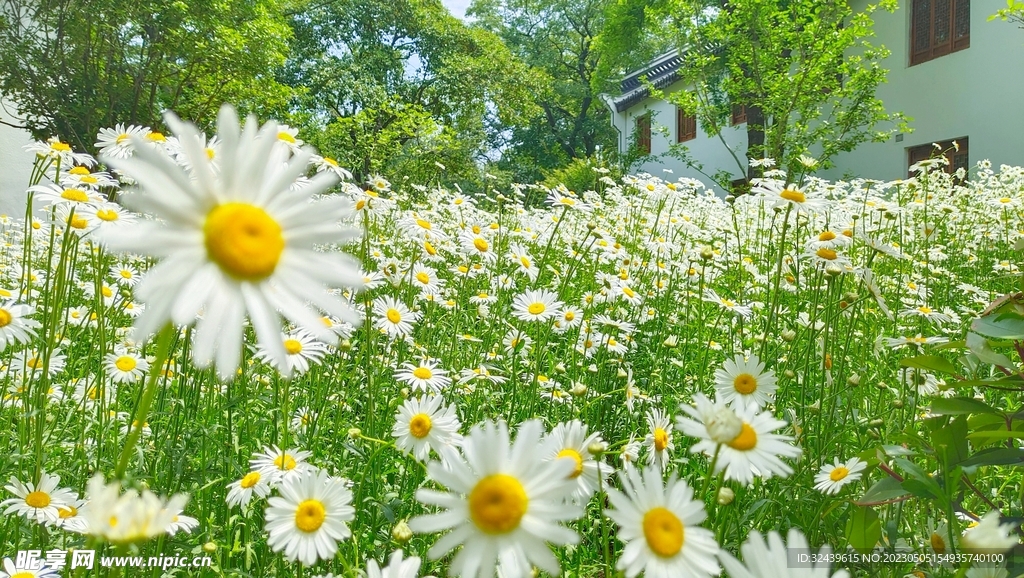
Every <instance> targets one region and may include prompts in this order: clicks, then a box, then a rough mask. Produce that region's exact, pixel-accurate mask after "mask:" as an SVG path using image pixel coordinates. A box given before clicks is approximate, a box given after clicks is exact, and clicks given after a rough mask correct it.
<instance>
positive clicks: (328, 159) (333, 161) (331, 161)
mask: <svg viewBox="0 0 1024 578" xmlns="http://www.w3.org/2000/svg"><path fill="white" fill-rule="evenodd" d="M324 162H325V163H327V164H329V165H331V166H332V167H336V166H338V161H336V160H334V159H332V158H331V157H324Z"/></svg>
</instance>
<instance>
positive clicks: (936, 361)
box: [900, 355, 957, 375]
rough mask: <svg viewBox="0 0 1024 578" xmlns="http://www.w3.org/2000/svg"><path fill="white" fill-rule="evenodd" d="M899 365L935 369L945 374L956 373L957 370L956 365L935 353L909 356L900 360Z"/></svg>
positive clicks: (928, 369) (927, 369)
mask: <svg viewBox="0 0 1024 578" xmlns="http://www.w3.org/2000/svg"><path fill="white" fill-rule="evenodd" d="M900 365H901V366H903V367H913V368H916V369H924V370H926V371H937V372H939V373H945V374H947V375H956V371H957V370H956V366H954V365H953V364H952V363H950V362H949V361H948V360H946V359H944V358H942V357H939V356H937V355H918V356H917V357H909V358H907V359H903V360H901V361H900Z"/></svg>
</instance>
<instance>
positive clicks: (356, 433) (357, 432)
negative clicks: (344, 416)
mask: <svg viewBox="0 0 1024 578" xmlns="http://www.w3.org/2000/svg"><path fill="white" fill-rule="evenodd" d="M362 436H363V430H361V429H359V428H357V427H350V428H348V437H350V438H352V439H354V440H357V439H359V438H361V437H362Z"/></svg>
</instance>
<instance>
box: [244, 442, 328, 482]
mask: <svg viewBox="0 0 1024 578" xmlns="http://www.w3.org/2000/svg"><path fill="white" fill-rule="evenodd" d="M311 455H313V454H312V452H307V451H300V450H287V451H284V450H281V449H280V448H278V447H277V446H276V445H274V446H264V447H263V451H262V452H257V453H255V454H253V457H252V459H251V460H249V469H251V470H254V471H257V472H259V473H260V475H261V476H263V477H265V478H267V482H268V483H270V484H272V485H273V484H276V483H278V482H280V481H283V480H289V479H291V478H295V477H299V476H301V475H302V474H304V473H305V472H306V471H308V470H315V469H316V467H314V466H313V464H310V463H308V462H307V461H306V458H308V457H309V456H311Z"/></svg>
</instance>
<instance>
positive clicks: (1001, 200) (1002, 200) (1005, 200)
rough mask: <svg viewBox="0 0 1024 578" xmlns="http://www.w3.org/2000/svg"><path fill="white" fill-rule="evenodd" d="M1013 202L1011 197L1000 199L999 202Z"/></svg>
mask: <svg viewBox="0 0 1024 578" xmlns="http://www.w3.org/2000/svg"><path fill="white" fill-rule="evenodd" d="M1011 201H1012V199H1010V197H1003V198H1001V199H999V202H1000V203H1003V204H1005V203H1009V202H1011Z"/></svg>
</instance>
